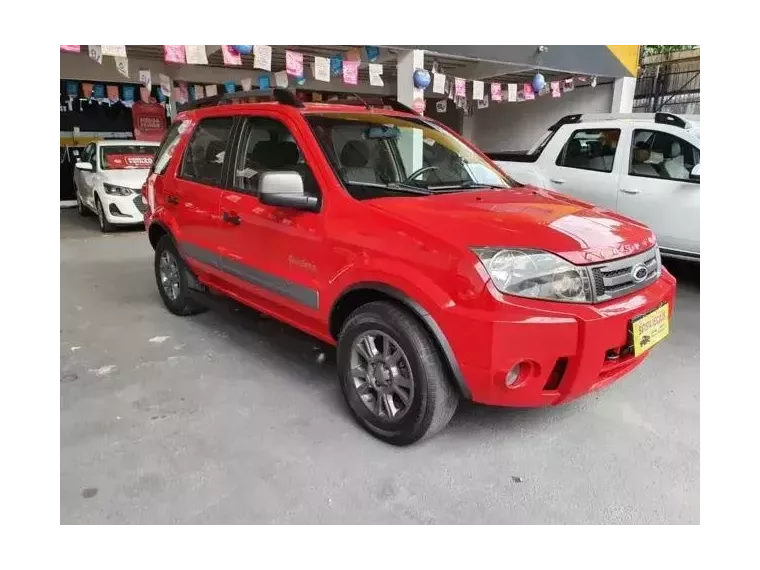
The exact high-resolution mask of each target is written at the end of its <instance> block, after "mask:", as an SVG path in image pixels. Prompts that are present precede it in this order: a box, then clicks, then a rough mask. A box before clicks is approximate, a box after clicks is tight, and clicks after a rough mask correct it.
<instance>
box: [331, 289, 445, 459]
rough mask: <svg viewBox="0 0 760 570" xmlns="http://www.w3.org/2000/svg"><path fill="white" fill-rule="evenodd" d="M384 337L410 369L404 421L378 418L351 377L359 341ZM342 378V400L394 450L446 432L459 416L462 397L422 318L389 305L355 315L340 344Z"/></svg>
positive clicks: (363, 308) (377, 305) (369, 306)
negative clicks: (369, 334) (374, 335)
mask: <svg viewBox="0 0 760 570" xmlns="http://www.w3.org/2000/svg"><path fill="white" fill-rule="evenodd" d="M368 331H379V332H380V333H383V334H385V335H388V336H389V337H390V338H391V339H392V340H393V341H394V342H395V343H397V344H398V346H399V347H401V349H402V350H403V352H404V354H405V356H406V358H407V360H408V362H409V366H410V368H411V372H412V379H411V380H412V382H413V383H414V392H413V393H412V397H411V403H410V404H409V409H408V411H406V412H405V413H404V415H403V416H402V417H401V418H400V419H399V420H390V419H388V420H386V419H384V418H382V417H379V416H378V415H376V414H375V413H373V412H372V411H371V410H370V409H369V408H368V406H367V405H366V404H365V402H364V401H363V400H362V398H361V397H360V396H359V393H358V392H357V389H356V388H355V385H354V381H353V379H352V374H351V353H352V347H353V345H354V341H355V340H357V338H359V337H360V336H361V335H362V334H363V333H367V332H368ZM338 374H339V379H340V386H341V390H342V392H343V396H344V398H345V399H346V403H347V404H348V407H349V409H350V410H351V412H352V414H353V415H354V417H355V418H356V420H357V421H358V422H359V425H361V426H362V427H363V428H364V429H366V430H367V431H368V432H369V433H371V434H372V435H374V436H375V437H377V438H378V439H381V440H382V441H385V442H387V443H390V444H393V445H399V446H402V445H410V444H412V443H415V442H417V441H419V440H421V439H423V438H426V437H431V436H433V435H434V434H436V433H437V432H439V431H440V430H441V429H443V428H444V427H445V426H446V425H447V424H448V423H449V420H451V418H452V417H453V415H454V412H456V409H457V405H458V404H459V394H458V392H457V391H456V390H455V388H454V387H453V386H452V384H451V382H450V381H449V379H448V378H447V372H446V368H445V367H444V365H443V363H442V361H441V356H440V354H439V352H438V349H437V347H436V345H435V343H434V341H433V339H432V338H431V336H430V334H429V333H428V331H427V330H426V329H425V327H424V326H423V325H422V323H420V322H419V321H418V320H417V318H415V317H414V316H413V315H411V314H410V313H408V312H407V311H406V310H404V309H402V308H401V307H399V306H398V305H396V304H394V303H390V302H386V301H376V302H372V303H368V304H366V305H363V306H361V307H359V308H358V309H356V310H355V311H354V312H353V313H352V314H351V315H350V316H349V318H348V319H347V320H346V322H345V323H344V325H343V327H342V329H341V332H340V336H339V338H338Z"/></svg>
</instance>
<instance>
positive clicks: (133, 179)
mask: <svg viewBox="0 0 760 570" xmlns="http://www.w3.org/2000/svg"><path fill="white" fill-rule="evenodd" d="M158 146H159V143H157V142H149V141H132V140H115V141H98V142H92V143H90V144H88V145H87V147H86V148H85V149H84V152H83V153H82V157H81V159H80V161H79V162H77V163H76V167H75V169H74V188H75V190H76V198H77V208H78V210H79V213H80V214H81V215H83V216H86V215H88V214H89V213H90V212H94V213H95V214H97V216H98V222H99V224H100V231H102V232H108V231H110V230H112V229H113V227H114V226H117V225H134V224H141V223H143V213H144V212H145V210H146V206H145V205H144V204H143V199H142V195H141V194H140V190H141V188H142V185H143V183H144V182H145V180H146V179H147V178H148V172H149V171H150V167H151V166H152V165H153V157H154V156H155V154H156V151H157V150H158Z"/></svg>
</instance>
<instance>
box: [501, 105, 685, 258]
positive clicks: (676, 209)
mask: <svg viewBox="0 0 760 570" xmlns="http://www.w3.org/2000/svg"><path fill="white" fill-rule="evenodd" d="M699 149H700V146H699V121H698V120H694V119H693V118H687V117H679V116H676V115H671V114H668V113H655V114H643V113H636V114H628V115H568V116H566V117H564V118H562V119H561V120H560V121H558V122H557V123H556V124H554V125H553V126H551V127H550V128H549V130H548V131H547V132H546V133H544V134H543V135H542V136H541V138H540V139H539V140H538V141H537V142H536V144H535V145H534V146H533V148H531V149H530V150H529V151H527V152H506V153H505V152H490V153H487V154H488V156H489V157H490V158H491V159H492V160H494V161H495V162H496V163H497V164H498V165H499V166H500V167H501V168H502V169H503V170H504V171H505V172H507V173H508V174H509V175H510V176H511V177H513V178H514V179H515V180H517V181H518V182H520V183H522V184H530V185H534V186H538V187H539V188H548V189H551V190H556V191H558V192H562V193H563V194H569V195H571V196H576V197H578V198H581V199H583V200H586V201H588V202H591V203H593V204H596V205H598V206H602V207H604V208H607V209H609V210H612V211H614V212H618V213H620V214H623V215H625V216H627V217H629V218H633V219H634V220H638V221H640V222H643V223H644V224H646V225H647V226H649V227H650V228H652V230H653V231H654V233H655V235H656V236H657V241H658V243H659V245H660V251H661V252H662V254H663V255H666V256H670V257H675V258H679V259H686V260H691V261H696V262H699V251H700V249H699V186H700V182H699V170H700V168H699Z"/></svg>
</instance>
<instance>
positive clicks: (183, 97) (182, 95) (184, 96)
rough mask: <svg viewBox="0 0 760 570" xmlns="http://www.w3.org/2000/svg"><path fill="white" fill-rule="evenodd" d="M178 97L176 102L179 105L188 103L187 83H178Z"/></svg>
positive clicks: (188, 91)
mask: <svg viewBox="0 0 760 570" xmlns="http://www.w3.org/2000/svg"><path fill="white" fill-rule="evenodd" d="M178 83H179V87H177V89H179V96H178V97H177V100H179V102H180V103H188V102H189V101H190V90H189V89H188V87H187V83H186V82H185V81H179V82H178Z"/></svg>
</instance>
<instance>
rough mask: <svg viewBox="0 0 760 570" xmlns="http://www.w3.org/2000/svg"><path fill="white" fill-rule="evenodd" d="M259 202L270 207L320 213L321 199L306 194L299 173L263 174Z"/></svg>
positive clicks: (260, 182) (260, 181)
mask: <svg viewBox="0 0 760 570" xmlns="http://www.w3.org/2000/svg"><path fill="white" fill-rule="evenodd" d="M259 200H260V201H261V203H262V204H267V205H269V206H280V207H282V208H292V209H294V210H305V211H307V212H317V211H319V199H318V198H317V197H316V196H309V195H308V194H306V192H305V191H304V187H303V178H301V175H300V174H299V173H298V172H263V173H262V174H261V175H260V177H259Z"/></svg>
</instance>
